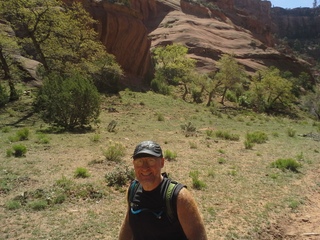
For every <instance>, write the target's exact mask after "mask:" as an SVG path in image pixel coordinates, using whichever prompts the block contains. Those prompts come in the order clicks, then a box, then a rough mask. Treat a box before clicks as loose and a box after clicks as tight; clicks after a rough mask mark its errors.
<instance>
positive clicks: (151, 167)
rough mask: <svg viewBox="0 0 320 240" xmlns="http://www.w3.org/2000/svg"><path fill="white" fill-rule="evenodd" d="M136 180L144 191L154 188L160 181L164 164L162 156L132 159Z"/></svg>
mask: <svg viewBox="0 0 320 240" xmlns="http://www.w3.org/2000/svg"><path fill="white" fill-rule="evenodd" d="M133 166H134V171H135V174H136V178H137V180H138V181H139V182H140V183H141V185H142V187H143V189H144V190H146V191H151V190H153V189H155V188H156V187H157V186H158V185H159V184H160V182H161V180H162V177H161V169H162V168H163V166H164V158H162V157H142V158H137V159H134V160H133Z"/></svg>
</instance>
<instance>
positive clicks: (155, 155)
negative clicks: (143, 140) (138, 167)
mask: <svg viewBox="0 0 320 240" xmlns="http://www.w3.org/2000/svg"><path fill="white" fill-rule="evenodd" d="M142 154H147V155H150V156H153V157H161V153H155V152H153V151H151V150H149V149H143V150H141V151H139V152H137V153H136V154H135V155H133V158H137V156H139V155H142Z"/></svg>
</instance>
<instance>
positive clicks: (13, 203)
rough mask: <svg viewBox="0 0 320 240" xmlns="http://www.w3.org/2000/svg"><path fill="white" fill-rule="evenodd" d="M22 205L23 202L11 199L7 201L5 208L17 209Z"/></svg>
mask: <svg viewBox="0 0 320 240" xmlns="http://www.w3.org/2000/svg"><path fill="white" fill-rule="evenodd" d="M20 207H21V203H20V202H19V201H16V200H9V201H8V202H6V203H5V208H6V209H8V210H16V209H19V208H20Z"/></svg>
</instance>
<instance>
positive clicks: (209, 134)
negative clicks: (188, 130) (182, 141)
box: [206, 129, 214, 138]
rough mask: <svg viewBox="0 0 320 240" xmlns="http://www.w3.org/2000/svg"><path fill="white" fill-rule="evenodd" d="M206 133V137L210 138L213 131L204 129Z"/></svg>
mask: <svg viewBox="0 0 320 240" xmlns="http://www.w3.org/2000/svg"><path fill="white" fill-rule="evenodd" d="M206 135H207V137H208V138H212V137H213V136H214V132H213V130H211V129H207V130H206Z"/></svg>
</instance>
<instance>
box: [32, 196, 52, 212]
mask: <svg viewBox="0 0 320 240" xmlns="http://www.w3.org/2000/svg"><path fill="white" fill-rule="evenodd" d="M47 206H48V203H47V201H46V200H43V199H37V200H34V201H32V202H29V203H28V207H29V208H31V209H32V210H35V211H41V210H44V209H46V207H47Z"/></svg>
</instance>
